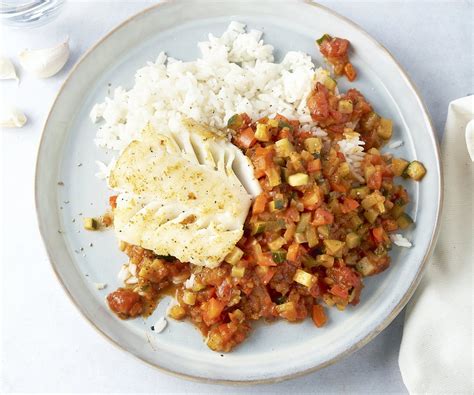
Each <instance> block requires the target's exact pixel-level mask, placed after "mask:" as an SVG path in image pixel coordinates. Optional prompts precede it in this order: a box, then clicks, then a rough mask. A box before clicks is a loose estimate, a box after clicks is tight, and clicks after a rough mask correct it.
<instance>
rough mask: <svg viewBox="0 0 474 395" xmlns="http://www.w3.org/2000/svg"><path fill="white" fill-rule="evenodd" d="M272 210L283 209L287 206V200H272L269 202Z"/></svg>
mask: <svg viewBox="0 0 474 395" xmlns="http://www.w3.org/2000/svg"><path fill="white" fill-rule="evenodd" d="M269 207H270V211H272V212H274V211H278V210H283V209H284V208H285V201H284V200H283V199H275V200H272V201H271V202H270V204H269Z"/></svg>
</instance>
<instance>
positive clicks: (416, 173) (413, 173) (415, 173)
mask: <svg viewBox="0 0 474 395" xmlns="http://www.w3.org/2000/svg"><path fill="white" fill-rule="evenodd" d="M425 174H426V169H425V166H423V163H421V162H418V161H417V160H414V161H412V162H410V164H409V165H408V167H407V168H406V170H405V172H404V176H405V177H410V178H411V179H412V180H415V181H420V180H421V179H422V178H423V177H424V176H425Z"/></svg>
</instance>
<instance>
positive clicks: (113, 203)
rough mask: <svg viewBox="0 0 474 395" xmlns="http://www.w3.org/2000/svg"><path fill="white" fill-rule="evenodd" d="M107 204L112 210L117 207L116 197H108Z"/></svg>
mask: <svg viewBox="0 0 474 395" xmlns="http://www.w3.org/2000/svg"><path fill="white" fill-rule="evenodd" d="M109 204H110V207H112V208H115V207H117V195H112V196H111V197H109Z"/></svg>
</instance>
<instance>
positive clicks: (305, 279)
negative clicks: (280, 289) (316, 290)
mask: <svg viewBox="0 0 474 395" xmlns="http://www.w3.org/2000/svg"><path fill="white" fill-rule="evenodd" d="M293 281H295V282H297V283H298V284H301V285H304V286H305V287H308V288H310V287H311V286H312V285H313V284H314V283H315V282H316V277H315V276H313V275H312V274H310V273H308V272H305V271H304V270H301V269H297V270H296V273H295V275H294V276H293Z"/></svg>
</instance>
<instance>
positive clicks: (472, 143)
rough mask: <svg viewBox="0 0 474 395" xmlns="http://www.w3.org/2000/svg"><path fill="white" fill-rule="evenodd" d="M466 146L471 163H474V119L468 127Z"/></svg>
mask: <svg viewBox="0 0 474 395" xmlns="http://www.w3.org/2000/svg"><path fill="white" fill-rule="evenodd" d="M466 145H467V152H469V156H470V157H471V161H473V162H474V119H473V120H471V121H469V123H468V124H467V126H466Z"/></svg>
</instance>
